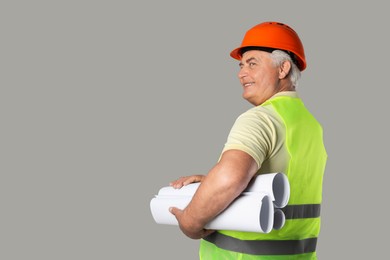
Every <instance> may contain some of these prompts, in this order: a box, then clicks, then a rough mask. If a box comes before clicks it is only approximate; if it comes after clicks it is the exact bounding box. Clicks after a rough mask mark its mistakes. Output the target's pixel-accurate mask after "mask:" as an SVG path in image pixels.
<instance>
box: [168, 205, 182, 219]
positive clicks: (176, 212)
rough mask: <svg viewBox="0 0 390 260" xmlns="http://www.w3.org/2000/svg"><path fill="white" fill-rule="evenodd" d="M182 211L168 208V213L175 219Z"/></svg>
mask: <svg viewBox="0 0 390 260" xmlns="http://www.w3.org/2000/svg"><path fill="white" fill-rule="evenodd" d="M181 211H182V210H180V209H178V208H176V207H170V208H169V212H171V213H172V214H173V215H174V216H175V217H176V216H177V215H178V214H180V212H181Z"/></svg>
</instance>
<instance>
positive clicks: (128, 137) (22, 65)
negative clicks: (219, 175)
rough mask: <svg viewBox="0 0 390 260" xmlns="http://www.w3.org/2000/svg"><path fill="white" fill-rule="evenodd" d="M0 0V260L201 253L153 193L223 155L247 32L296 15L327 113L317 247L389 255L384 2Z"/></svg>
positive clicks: (312, 97)
mask: <svg viewBox="0 0 390 260" xmlns="http://www.w3.org/2000/svg"><path fill="white" fill-rule="evenodd" d="M226 2H227V1H168V0H166V1H154V2H152V1H84V0H78V1H1V3H0V28H1V43H0V46H1V48H0V52H1V56H0V66H1V77H0V87H1V92H0V93H1V95H0V99H1V100H0V113H1V135H0V138H1V143H0V151H1V163H0V170H1V171H0V173H1V181H0V200H1V204H0V205H1V214H0V247H1V248H0V259H2V260H3V259H4V260H11V259H40V260H46V259H50V260H52V259H94V260H98V259H118V260H119V259H186V260H187V259H197V251H198V241H194V240H191V239H189V238H187V237H185V236H184V235H183V234H182V233H181V232H180V231H179V230H178V228H177V227H174V226H165V225H158V224H156V223H155V222H154V220H153V218H152V216H151V213H150V209H149V202H150V200H151V198H152V197H153V196H154V194H155V193H156V192H157V191H158V189H159V188H161V187H162V186H166V185H167V184H168V182H169V181H170V180H173V179H175V178H177V177H179V176H182V175H189V174H194V173H206V172H207V171H208V170H209V169H210V168H211V167H212V166H213V165H214V163H215V162H216V160H217V159H218V156H219V153H220V151H221V149H222V147H223V144H224V142H225V140H226V136H227V134H228V132H229V130H230V127H231V125H232V124H233V122H234V120H235V118H236V117H237V116H238V115H239V114H240V113H242V112H244V111H245V110H246V109H248V108H249V107H250V106H249V104H247V103H246V101H244V100H243V99H242V98H241V87H240V85H239V82H238V80H237V77H236V74H237V72H238V64H237V62H236V61H235V60H233V59H231V58H230V57H229V52H230V51H231V50H232V49H233V48H235V47H237V46H238V45H239V44H240V42H241V39H242V37H243V35H244V33H245V31H246V30H247V29H249V28H250V27H252V26H253V25H255V24H257V23H260V22H263V21H267V20H274V21H280V22H285V23H287V24H289V25H290V26H292V27H293V28H294V29H295V30H296V31H297V32H298V34H299V35H300V36H301V39H302V41H303V43H304V46H305V50H306V56H307V61H308V68H307V70H305V71H304V73H303V75H302V80H301V81H300V86H299V89H298V90H299V93H300V95H301V97H302V98H303V99H304V101H305V103H306V105H307V106H308V107H309V108H310V110H311V111H312V112H313V114H314V115H315V116H316V117H317V118H318V120H319V121H320V122H321V123H322V125H323V127H324V130H325V142H326V147H327V151H328V154H329V161H328V165H327V169H326V175H325V178H324V194H323V195H324V196H323V198H324V199H323V208H322V220H323V224H322V230H321V235H320V239H319V244H318V256H319V258H320V259H322V260H323V259H367V258H369V257H371V256H372V255H375V254H376V255H382V256H385V255H386V252H387V248H386V244H385V240H384V239H383V238H382V237H381V235H382V234H388V231H389V225H388V223H387V217H386V215H385V213H384V212H385V210H386V208H387V201H386V200H385V199H387V198H388V194H387V188H386V187H387V186H388V184H387V182H386V181H387V179H386V178H385V175H387V173H388V167H387V156H388V152H387V148H388V147H389V138H388V135H387V131H388V130H389V129H388V126H386V125H385V123H386V121H388V119H387V117H386V114H387V113H386V112H387V111H388V105H387V103H386V101H387V95H388V94H387V93H388V91H387V88H388V86H387V85H386V84H387V81H388V79H387V78H388V75H389V73H388V66H386V65H387V63H388V60H389V54H388V50H389V45H390V44H389V39H388V24H389V18H388V17H389V16H388V12H387V10H388V9H387V8H386V7H385V4H384V3H385V2H383V1H369V2H367V1H360V3H357V2H355V1H349V3H344V1H334V3H332V2H330V1H321V2H316V1H241V2H238V1H230V3H226Z"/></svg>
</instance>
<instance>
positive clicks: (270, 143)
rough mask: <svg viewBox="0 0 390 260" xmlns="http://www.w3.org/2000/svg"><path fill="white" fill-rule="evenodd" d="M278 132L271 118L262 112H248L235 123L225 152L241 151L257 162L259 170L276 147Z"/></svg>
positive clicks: (224, 149)
mask: <svg viewBox="0 0 390 260" xmlns="http://www.w3.org/2000/svg"><path fill="white" fill-rule="evenodd" d="M275 142H276V130H275V125H274V124H273V123H272V120H271V119H270V116H269V115H268V114H267V113H266V112H265V111H261V110H254V109H253V110H248V111H247V112H245V113H243V114H241V115H240V116H239V117H238V118H237V120H236V122H235V123H234V125H233V127H232V129H231V130H230V133H229V135H228V138H227V141H226V143H225V146H224V148H223V151H222V153H223V152H225V151H227V150H241V151H243V152H246V153H247V154H249V155H250V156H252V158H253V159H254V160H255V161H256V163H257V165H258V168H260V167H261V165H262V163H263V162H264V160H266V159H267V157H268V156H269V155H270V154H271V152H272V149H273V148H274V147H275Z"/></svg>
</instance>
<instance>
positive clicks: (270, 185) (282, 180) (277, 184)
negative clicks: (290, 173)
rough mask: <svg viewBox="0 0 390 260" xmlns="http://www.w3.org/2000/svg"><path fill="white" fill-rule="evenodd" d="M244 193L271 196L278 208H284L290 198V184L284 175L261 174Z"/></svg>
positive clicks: (278, 173) (279, 173)
mask: <svg viewBox="0 0 390 260" xmlns="http://www.w3.org/2000/svg"><path fill="white" fill-rule="evenodd" d="M244 192H263V193H266V194H269V195H270V197H271V200H272V201H273V203H274V204H275V207H276V208H284V207H285V206H286V205H287V203H288V200H289V198H290V184H289V182H288V178H287V176H286V175H285V174H284V173H281V172H277V173H267V174H259V175H257V176H256V177H255V178H253V179H252V180H251V182H250V183H249V184H248V187H247V188H246V189H245V191H244Z"/></svg>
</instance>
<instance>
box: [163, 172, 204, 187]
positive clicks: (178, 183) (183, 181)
mask: <svg viewBox="0 0 390 260" xmlns="http://www.w3.org/2000/svg"><path fill="white" fill-rule="evenodd" d="M204 177H205V175H191V176H184V177H180V178H179V179H177V180H175V181H172V182H171V183H169V185H170V186H172V187H173V188H175V189H180V188H181V187H183V186H186V185H188V184H190V183H194V182H202V180H203V178H204Z"/></svg>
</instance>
